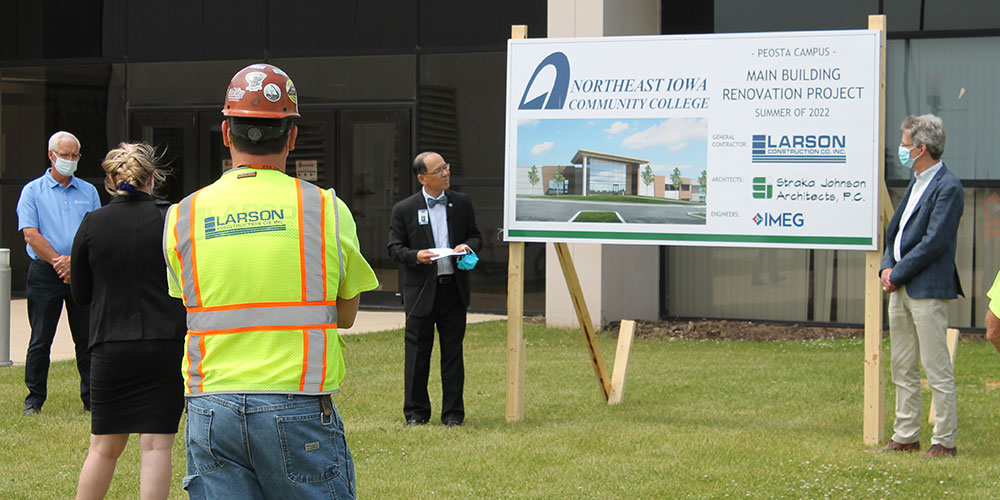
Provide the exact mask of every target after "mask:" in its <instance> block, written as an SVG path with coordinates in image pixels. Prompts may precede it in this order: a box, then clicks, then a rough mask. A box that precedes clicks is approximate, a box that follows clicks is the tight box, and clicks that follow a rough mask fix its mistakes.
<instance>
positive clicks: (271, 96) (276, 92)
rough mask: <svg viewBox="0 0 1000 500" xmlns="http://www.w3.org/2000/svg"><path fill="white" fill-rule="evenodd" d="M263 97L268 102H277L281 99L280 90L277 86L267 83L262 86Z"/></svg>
mask: <svg viewBox="0 0 1000 500" xmlns="http://www.w3.org/2000/svg"><path fill="white" fill-rule="evenodd" d="M264 97H266V98H267V100H268V101H271V102H278V100H279V99H281V89H279V88H278V86H277V85H275V84H273V83H269V84H267V85H265V86H264Z"/></svg>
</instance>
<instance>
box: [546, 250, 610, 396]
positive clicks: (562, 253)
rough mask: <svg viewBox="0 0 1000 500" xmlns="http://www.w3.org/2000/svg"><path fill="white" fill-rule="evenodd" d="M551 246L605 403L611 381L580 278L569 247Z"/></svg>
mask: <svg viewBox="0 0 1000 500" xmlns="http://www.w3.org/2000/svg"><path fill="white" fill-rule="evenodd" d="M553 245H554V246H555V247H556V254H557V255H558V256H559V264H560V265H561V266H562V272H563V277H564V278H566V286H567V287H568V288H569V298H570V299H571V300H572V301H573V309H575V310H576V319H577V320H579V321H580V326H581V327H582V328H583V336H584V338H585V339H586V341H587V349H588V350H589V351H590V361H591V363H592V364H593V365H594V374H595V375H597V383H598V384H600V386H601V395H602V396H603V397H604V401H605V402H607V401H608V395H609V394H610V393H611V381H610V380H608V369H607V368H606V367H605V366H604V357H603V356H601V345H600V344H598V343H597V332H596V331H594V323H593V321H591V320H590V310H588V309H587V301H586V300H585V299H584V297H583V288H581V287H580V278H579V276H577V274H576V267H574V266H573V257H572V256H570V254H569V247H568V246H567V245H566V244H565V243H553Z"/></svg>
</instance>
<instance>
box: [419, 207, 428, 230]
mask: <svg viewBox="0 0 1000 500" xmlns="http://www.w3.org/2000/svg"><path fill="white" fill-rule="evenodd" d="M417 223H418V224H420V225H421V226H426V225H427V224H430V223H431V216H430V214H429V213H428V212H427V209H426V208H422V209H420V210H417Z"/></svg>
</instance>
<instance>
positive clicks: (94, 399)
mask: <svg viewBox="0 0 1000 500" xmlns="http://www.w3.org/2000/svg"><path fill="white" fill-rule="evenodd" d="M183 353H184V341H183V339H178V340H134V341H121V342H101V343H99V344H96V345H94V346H93V348H92V350H91V361H90V405H91V412H92V414H91V418H90V432H91V433H93V434H132V433H148V434H174V433H176V432H177V427H178V424H179V423H180V419H181V412H182V411H183V410H184V380H183V378H182V376H181V357H182V356H183Z"/></svg>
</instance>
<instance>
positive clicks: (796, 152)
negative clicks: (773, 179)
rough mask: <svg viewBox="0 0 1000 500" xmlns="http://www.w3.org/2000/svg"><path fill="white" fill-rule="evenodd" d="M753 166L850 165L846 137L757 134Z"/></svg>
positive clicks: (755, 136) (754, 143) (752, 152)
mask: <svg viewBox="0 0 1000 500" xmlns="http://www.w3.org/2000/svg"><path fill="white" fill-rule="evenodd" d="M751 163H847V136H845V135H767V134H755V135H754V136H753V147H752V149H751Z"/></svg>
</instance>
